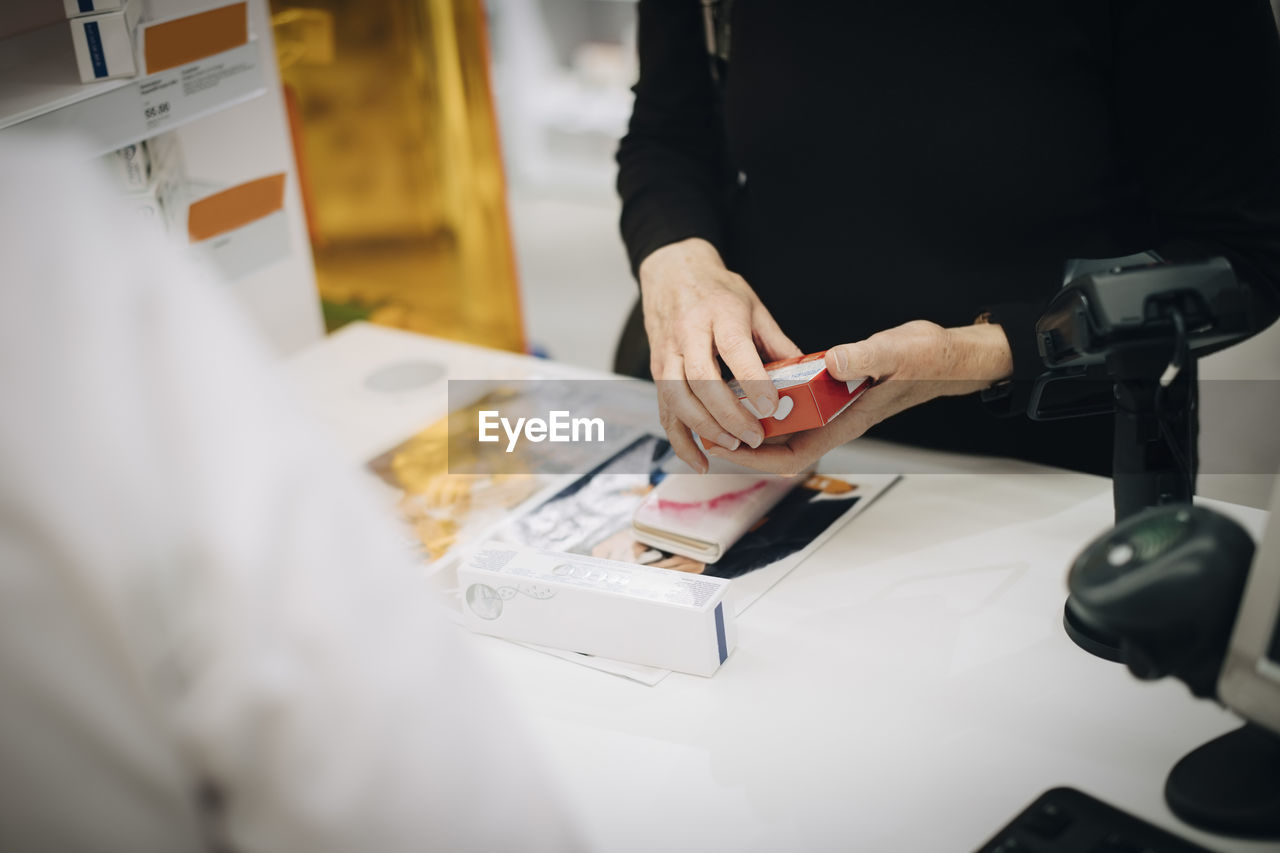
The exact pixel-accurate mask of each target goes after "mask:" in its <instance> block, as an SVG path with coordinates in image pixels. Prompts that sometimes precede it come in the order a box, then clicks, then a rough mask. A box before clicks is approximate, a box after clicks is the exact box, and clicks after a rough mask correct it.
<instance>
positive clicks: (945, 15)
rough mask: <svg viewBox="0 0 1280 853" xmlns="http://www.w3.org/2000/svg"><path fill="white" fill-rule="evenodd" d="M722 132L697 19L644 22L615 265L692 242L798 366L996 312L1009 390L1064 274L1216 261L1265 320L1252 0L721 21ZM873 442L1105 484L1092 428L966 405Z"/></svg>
mask: <svg viewBox="0 0 1280 853" xmlns="http://www.w3.org/2000/svg"><path fill="white" fill-rule="evenodd" d="M730 48H731V55H730V60H729V63H728V71H727V74H725V75H724V83H723V89H722V95H721V97H722V110H718V109H717V106H716V101H717V93H716V88H715V84H714V83H713V81H712V77H711V74H710V72H709V67H708V59H707V54H706V49H705V42H704V35H703V29H702V22H701V7H700V3H699V2H698V0H641V2H640V6H639V49H640V79H639V82H638V84H637V85H636V87H635V94H636V100H635V107H634V112H633V115H632V119H631V124H630V129H629V132H628V134H627V135H626V137H625V138H624V139H623V141H622V144H621V146H620V148H619V151H618V164H619V175H618V188H619V192H620V194H621V196H622V201H623V209H622V233H623V237H624V240H625V242H626V245H627V249H628V251H629V254H630V257H631V261H632V264H633V267H637V268H638V266H639V264H640V262H641V261H642V260H643V259H644V258H645V257H646V256H647V255H648V254H649V253H650V252H652V251H653V250H654V249H657V248H659V247H660V246H663V245H666V244H668V243H671V242H675V241H677V240H680V239H684V238H686V237H693V236H697V237H703V238H705V239H707V240H709V241H710V242H712V243H713V244H715V245H716V246H717V247H718V248H719V249H720V251H721V254H722V255H723V256H724V258H725V260H726V263H727V264H728V266H729V268H730V269H732V270H734V271H735V272H738V273H740V274H742V275H743V276H744V277H745V278H746V280H747V281H748V282H749V283H750V284H751V286H752V287H753V288H755V290H756V292H757V293H758V294H759V295H760V297H761V299H762V300H763V301H764V303H765V305H766V306H767V307H768V308H769V310H770V311H771V312H772V313H773V315H774V317H775V318H776V319H777V320H778V322H779V324H780V325H781V327H782V329H783V330H784V331H785V332H786V333H787V334H788V335H790V336H791V337H792V339H793V340H795V342H796V343H797V344H798V345H799V346H800V348H801V349H803V350H805V351H806V352H809V351H816V350H821V349H825V348H828V347H830V346H833V345H835V344H838V343H843V342H848V341H856V340H859V339H862V338H865V337H867V336H868V335H870V334H872V333H874V332H877V331H880V330H882V329H886V328H890V327H892V326H895V325H898V324H900V323H903V322H906V321H908V320H912V319H928V320H932V321H934V322H937V323H940V324H942V325H944V326H953V325H964V324H968V323H970V322H972V321H973V319H974V318H975V316H976V315H978V314H979V313H980V312H982V311H983V310H987V309H990V310H994V313H995V316H996V319H997V320H998V321H999V322H1000V323H1001V325H1002V326H1003V327H1004V329H1005V331H1006V334H1007V335H1008V337H1009V341H1010V345H1011V349H1012V351H1013V354H1014V368H1015V376H1018V377H1030V376H1034V375H1035V374H1036V373H1037V372H1038V371H1039V357H1038V353H1037V351H1036V345H1035V341H1034V323H1035V320H1036V318H1037V317H1038V316H1039V315H1040V313H1041V311H1042V309H1043V308H1044V306H1045V304H1046V303H1047V301H1048V300H1049V298H1050V297H1051V296H1052V295H1053V294H1054V293H1055V292H1056V291H1057V290H1058V289H1059V288H1060V286H1061V285H1062V277H1063V270H1064V264H1065V262H1066V261H1067V260H1068V259H1072V258H1101V257H1118V256H1122V255H1127V254H1131V253H1135V252H1140V251H1145V250H1152V249H1154V250H1156V251H1158V252H1160V253H1161V254H1162V255H1163V256H1164V257H1166V258H1169V259H1175V260H1176V259H1193V258H1201V257H1209V256H1214V255H1223V256H1226V257H1227V258H1228V259H1229V260H1230V261H1231V262H1232V264H1233V266H1234V267H1235V269H1236V271H1237V273H1238V275H1239V276H1240V278H1242V279H1243V280H1246V281H1247V282H1249V283H1250V284H1251V285H1252V286H1253V288H1254V290H1255V293H1256V294H1257V296H1258V299H1257V307H1258V311H1257V324H1258V326H1259V328H1261V327H1262V326H1264V325H1267V324H1269V323H1270V322H1271V321H1272V320H1273V319H1274V318H1275V317H1276V316H1277V313H1280V45H1278V44H1277V35H1276V28H1275V23H1274V20H1273V18H1272V17H1271V10H1270V8H1269V7H1268V3H1267V0H1198V2H1197V1H1195V0H1035V2H1028V1H1027V0H973V2H961V3H957V2H954V0H916V2H910V3H907V2H902V0H856V2H811V3H799V2H784V0H736V2H735V3H734V4H733V13H732V20H731V42H730ZM878 430H879V434H881V435H884V436H887V437H890V438H900V439H905V440H908V441H914V442H917V443H922V444H926V445H934V446H945V447H953V448H958V449H968V450H975V451H986V452H995V453H1007V454H1010V455H1015V456H1022V457H1025V458H1032V459H1040V460H1043V461H1049V462H1055V463H1058V464H1065V465H1069V466H1071V467H1077V468H1082V469H1085V470H1097V471H1106V470H1108V466H1109V459H1110V455H1109V450H1108V449H1107V448H1109V441H1110V434H1111V426H1110V419H1109V418H1105V417H1104V418H1090V419H1083V420H1078V421H1072V422H1064V423H1058V424H1037V423H1035V422H1032V421H1029V420H1026V419H1025V418H1019V419H1008V420H1004V421H1001V420H999V419H996V418H993V417H991V416H990V414H989V413H988V412H986V411H984V410H983V409H982V407H981V406H980V404H979V403H978V402H977V400H976V399H974V398H973V397H969V398H962V399H944V400H940V401H935V402H933V403H930V404H926V405H925V406H922V407H919V408H918V409H917V410H913V411H912V412H910V413H904V414H903V415H899V416H897V417H895V418H892V419H890V420H889V421H886V422H885V424H882V425H881V427H880V428H878Z"/></svg>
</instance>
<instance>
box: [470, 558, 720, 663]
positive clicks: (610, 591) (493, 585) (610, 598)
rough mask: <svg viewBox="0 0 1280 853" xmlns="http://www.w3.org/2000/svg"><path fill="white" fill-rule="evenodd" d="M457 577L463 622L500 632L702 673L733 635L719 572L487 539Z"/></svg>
mask: <svg viewBox="0 0 1280 853" xmlns="http://www.w3.org/2000/svg"><path fill="white" fill-rule="evenodd" d="M458 583H459V586H460V587H461V589H462V594H463V601H462V614H463V621H464V623H465V624H466V625H467V627H468V628H470V629H471V630H472V631H476V632H477V633H481V634H490V635H492V636H495V637H503V638H505V639H508V640H516V641H519V642H523V643H534V644H536V645H543V646H551V647H553V648H557V649H566V650H569V651H575V652H582V653H584V654H589V655H597V656H600V657H608V658H614V659H615V660H623V661H628V662H631V663H638V664H645V665H648V666H656V667H661V668H663V669H671V670H677V671H679V672H688V673H692V674H694V675H703V676H709V675H712V674H714V673H715V671H716V670H717V669H719V668H720V664H722V663H724V661H725V659H726V658H728V656H729V653H730V652H731V651H732V650H733V647H734V644H735V643H736V641H737V632H736V628H735V625H734V619H733V606H732V604H731V603H730V602H729V601H727V600H726V599H725V593H726V592H727V591H728V588H729V581H728V580H725V579H724V578H713V577H706V576H703V575H696V574H690V573H687V572H677V571H672V570H670V569H658V568H653V567H650V566H640V565H635V564H633V563H622V562H617V561H614V560H601V559H597V558H595V557H581V556H578V555H576V554H564V553H560V552H558V551H547V550H543V549H541V548H530V547H525V546H520V545H512V544H509V543H505V542H493V541H491V542H486V543H484V545H482V546H480V547H479V548H478V549H476V550H474V551H473V552H472V553H471V554H470V555H468V557H467V558H466V559H465V560H463V562H462V563H461V564H460V565H459V567H458Z"/></svg>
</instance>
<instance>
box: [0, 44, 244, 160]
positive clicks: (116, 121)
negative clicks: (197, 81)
mask: <svg viewBox="0 0 1280 853" xmlns="http://www.w3.org/2000/svg"><path fill="white" fill-rule="evenodd" d="M46 29H58V28H57V27H49V28H46ZM41 33H43V31H39V30H37V31H35V34H41ZM31 35H33V34H31V33H28V34H25V36H19V37H17V39H23V38H26V37H27V36H31ZM11 41H14V40H13V39H9V40H5V42H0V70H4V71H5V76H6V77H8V78H9V81H8V82H5V83H0V134H4V133H11V132H14V131H20V132H23V133H33V134H40V135H51V134H63V133H69V134H74V135H75V136H77V137H79V139H80V141H81V142H82V144H84V145H86V146H87V148H88V149H89V150H90V152H91V153H94V154H105V153H107V152H109V151H114V150H116V149H117V148H122V147H124V146H126V145H129V144H131V143H134V142H138V141H140V140H143V139H147V138H149V137H152V136H155V135H156V134H159V133H164V132H166V131H169V130H173V129H174V128H177V127H181V126H182V125H184V124H187V123H189V122H192V121H195V120H196V119H199V118H203V117H205V116H207V115H210V114H212V113H216V112H219V111H221V110H224V109H227V108H229V107H233V106H235V105H237V104H240V103H244V102H245V101H248V100H251V99H253V98H256V97H258V96H259V95H262V94H264V93H265V92H266V82H265V78H264V75H263V68H262V63H263V58H262V55H261V49H260V44H261V42H260V41H259V40H258V39H256V38H251V39H250V40H249V41H248V42H247V43H245V44H242V45H240V46H238V47H234V48H232V49H231V50H227V51H223V52H222V53H219V54H215V55H213V56H210V57H206V58H205V59H202V60H200V61H199V62H195V63H192V64H190V65H186V66H183V67H181V68H174V69H170V70H167V71H161V72H158V73H156V74H148V75H145V76H141V77H131V78H125V79H121V80H109V81H104V82H102V83H89V84H81V83H80V82H79V78H78V77H77V78H75V80H76V82H75V84H74V86H72V85H69V84H66V85H64V84H62V83H53V84H50V86H49V91H50V94H49V97H48V100H47V101H45V102H44V104H43V107H24V108H21V109H19V110H16V111H12V112H11V111H9V110H7V109H6V107H7V106H8V105H10V104H12V103H13V102H14V100H21V98H18V97H16V96H15V95H14V94H13V92H14V91H16V90H18V89H21V87H22V81H21V80H18V81H16V82H15V81H14V80H13V78H12V75H11V74H10V65H9V62H11V61H12V59H13V55H12V54H10V55H8V56H4V55H3V54H4V52H5V50H6V48H9V49H12V45H10V44H8V42H11ZM66 41H67V43H68V44H70V38H69V37H68V38H67V39H66ZM30 46H31V45H30V44H29V43H28V44H27V45H26V47H27V48H30ZM23 52H25V51H23ZM53 59H54V60H56V59H57V57H56V55H55V56H54V57H53ZM51 64H52V65H55V67H53V68H46V71H47V72H48V73H49V75H50V78H49V79H52V80H57V79H58V77H57V74H58V71H57V67H56V63H46V65H51ZM228 68H230V69H232V70H234V71H235V73H230V74H225V75H222V76H219V74H218V71H219V70H224V71H225V70H226V69H228ZM236 69H238V70H236ZM70 70H71V72H72V73H73V74H74V73H75V61H74V58H72V60H71V66H70ZM38 73H40V72H39V69H38V68H37V67H36V66H32V67H30V68H28V69H27V70H26V71H25V72H24V76H26V77H27V78H28V81H29V79H30V76H31V75H32V74H38ZM202 73H204V74H207V75H209V77H211V78H217V79H216V80H215V81H214V82H213V83H212V85H209V86H207V87H204V88H202V89H199V90H198V91H194V92H190V93H187V92H186V86H185V85H184V82H183V81H184V79H191V78H193V77H194V76H196V75H200V74H202ZM63 76H65V71H64V72H63ZM161 84H167V85H161ZM29 85H30V84H29V83H28V86H29ZM157 86H161V88H160V92H161V94H156V93H154V92H151V93H149V94H144V90H151V89H155V88H156V87H157ZM174 87H176V88H174ZM170 89H172V91H171V92H170V91H169V90H170ZM6 96H8V100H7V101H6ZM27 100H30V97H29V96H27ZM160 103H165V104H167V111H166V113H165V114H164V115H162V116H161V117H160V118H158V119H156V118H152V119H148V118H147V115H146V109H147V108H148V106H156V105H158V104H160Z"/></svg>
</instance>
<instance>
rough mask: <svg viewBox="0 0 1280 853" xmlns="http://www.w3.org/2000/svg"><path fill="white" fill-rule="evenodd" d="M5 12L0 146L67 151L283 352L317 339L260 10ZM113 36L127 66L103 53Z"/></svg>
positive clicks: (73, 2) (81, 0)
mask: <svg viewBox="0 0 1280 853" xmlns="http://www.w3.org/2000/svg"><path fill="white" fill-rule="evenodd" d="M3 2H4V3H5V4H6V10H5V14H4V15H3V16H0V147H3V145H4V143H5V140H6V138H9V139H18V138H21V137H24V136H31V137H35V138H41V139H43V138H52V137H55V136H71V137H74V138H76V139H78V141H79V142H80V144H81V147H82V149H83V150H85V152H86V153H87V154H89V155H92V156H98V157H100V158H101V159H102V160H103V161H104V163H105V165H106V166H108V167H109V171H110V172H112V173H114V178H115V183H116V186H117V189H118V191H119V192H120V193H121V195H122V196H123V197H124V199H125V201H126V203H127V204H128V206H129V207H130V208H132V209H133V210H134V211H135V212H136V213H137V215H138V219H139V222H140V225H142V227H160V228H162V229H163V230H164V231H166V232H167V233H168V234H169V235H170V236H171V238H172V239H173V240H174V241H175V242H177V243H179V244H181V245H183V246H185V247H186V248H187V249H188V250H189V252H190V254H191V255H193V256H194V257H196V258H197V259H199V260H201V261H202V262H204V264H205V266H206V267H207V268H209V269H210V270H211V271H213V272H214V273H215V277H216V278H217V279H218V280H219V281H221V282H222V283H223V284H224V285H225V286H226V288H227V289H228V290H229V291H230V292H231V293H232V294H233V295H234V296H235V297H236V298H237V299H238V300H239V301H240V302H241V303H242V304H243V306H244V307H245V308H246V309H247V312H248V315H249V316H250V318H251V319H252V320H253V321H256V324H257V325H258V326H259V327H260V329H261V330H262V331H263V332H264V333H265V334H266V336H267V338H268V339H269V340H270V342H271V343H272V344H273V345H274V347H275V348H276V349H277V350H278V351H279V352H282V353H287V352H291V351H293V350H295V349H297V348H298V347H300V346H305V345H307V344H309V343H311V342H313V341H314V340H316V339H317V338H318V337H319V336H320V335H321V334H322V332H323V326H322V323H321V318H320V311H319V302H318V300H317V299H316V292H315V271H314V267H313V266H312V261H311V253H310V250H309V243H308V240H307V229H306V222H305V220H304V218H303V214H302V202H301V199H300V197H299V191H298V183H297V171H296V164H295V160H294V151H293V146H292V142H291V139H290V134H289V128H288V118H287V115H286V110H285V103H284V98H283V94H282V91H281V84H280V78H279V72H278V70H277V68H276V60H275V49H274V44H273V39H272V33H271V25H270V18H269V16H268V11H267V7H266V2H265V0H3ZM8 4H12V5H8ZM64 4H65V8H64ZM86 9H87V10H88V11H87V14H86V13H85V11H86ZM131 9H136V10H137V11H136V12H134V11H130V10H131ZM11 12H12V13H11ZM135 15H136V17H134V16H135ZM90 24H96V27H92V28H91V27H89V25H90ZM113 28H114V34H113ZM94 30H96V31H94ZM121 32H124V34H125V36H126V38H125V42H126V45H125V49H124V50H123V51H122V50H121V46H120V44H118V43H117V44H115V45H114V46H113V45H112V43H111V40H112V39H113V38H116V37H117V36H119V35H120V33H121ZM86 49H87V52H86ZM95 51H96V54H95V53H94V52H95ZM78 53H79V54H80V55H79V57H78V55H77V54H78ZM86 57H87V61H78V59H79V60H85V59H86ZM130 65H131V66H132V67H131V68H130ZM117 73H118V74H120V75H121V76H114V75H116V74H117ZM86 79H87V80H89V81H90V82H82V81H83V80H86ZM143 223H145V225H143Z"/></svg>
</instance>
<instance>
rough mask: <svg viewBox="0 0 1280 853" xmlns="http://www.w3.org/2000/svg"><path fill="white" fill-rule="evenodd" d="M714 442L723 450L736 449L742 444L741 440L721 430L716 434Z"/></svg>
mask: <svg viewBox="0 0 1280 853" xmlns="http://www.w3.org/2000/svg"><path fill="white" fill-rule="evenodd" d="M716 444H718V445H720V446H721V447H723V448H724V449H725V450H737V449H738V445H740V444H742V442H740V441H738V439H736V438H734V437H733V436H731V435H729V433H727V432H722V433H720V435H718V436H716Z"/></svg>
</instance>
